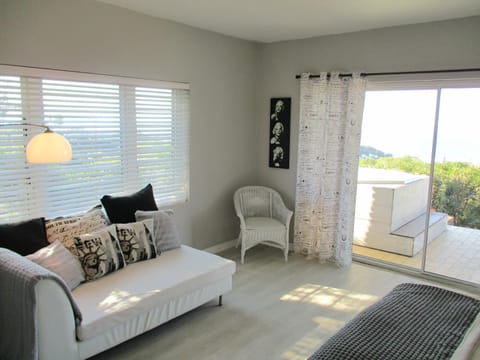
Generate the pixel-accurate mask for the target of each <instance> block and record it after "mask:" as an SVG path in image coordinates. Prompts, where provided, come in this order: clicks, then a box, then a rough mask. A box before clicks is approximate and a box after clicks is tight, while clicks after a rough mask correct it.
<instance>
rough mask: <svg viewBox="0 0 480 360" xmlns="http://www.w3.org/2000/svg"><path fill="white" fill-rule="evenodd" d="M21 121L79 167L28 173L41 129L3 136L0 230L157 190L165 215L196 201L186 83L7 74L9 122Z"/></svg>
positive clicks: (0, 83)
mask: <svg viewBox="0 0 480 360" xmlns="http://www.w3.org/2000/svg"><path fill="white" fill-rule="evenodd" d="M16 73H18V75H19V76H18V75H17V76H16V75H15V74H16ZM22 119H26V121H27V122H30V123H38V124H43V125H48V126H49V127H50V128H51V129H52V130H54V131H55V132H57V133H59V134H62V135H63V136H65V137H66V138H67V139H68V140H69V141H70V144H71V145H72V150H73V158H72V161H71V162H68V163H61V164H28V163H27V162H26V160H25V155H24V150H25V146H26V144H27V142H28V140H29V138H30V137H31V136H33V135H35V134H38V133H39V131H40V130H39V129H38V128H33V127H27V126H26V127H25V128H23V127H21V126H12V127H1V128H0V156H1V158H0V172H1V174H2V177H1V178H0V222H7V221H8V222H9V221H14V220H21V219H26V218H32V217H37V216H45V217H48V218H52V217H55V216H60V215H68V214H72V213H77V212H81V211H85V210H87V209H89V208H90V207H93V206H95V205H97V204H98V203H99V200H100V198H101V197H102V196H103V195H105V194H114V195H121V194H128V193H132V192H135V191H137V190H139V189H140V188H142V187H144V186H145V185H146V184H148V183H151V184H152V185H153V189H154V194H155V198H156V201H157V204H158V205H159V206H163V205H168V204H172V203H177V202H183V201H186V200H187V198H188V167H189V164H188V152H189V149H188V128H189V127H188V125H189V89H188V85H186V84H181V83H162V82H155V81H151V80H141V79H132V78H121V77H109V76H101V75H99V76H95V75H93V74H79V73H71V72H59V71H51V70H42V69H32V68H18V67H10V66H0V123H2V124H15V123H17V124H18V123H21V122H22Z"/></svg>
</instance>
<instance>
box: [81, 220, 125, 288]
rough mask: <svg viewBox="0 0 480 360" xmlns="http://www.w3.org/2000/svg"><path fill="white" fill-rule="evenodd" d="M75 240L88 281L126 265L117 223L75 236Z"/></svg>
mask: <svg viewBox="0 0 480 360" xmlns="http://www.w3.org/2000/svg"><path fill="white" fill-rule="evenodd" d="M73 240H74V243H75V247H76V249H77V255H78V259H79V260H80V263H81V264H82V268H83V271H84V272H85V280H87V281H92V280H96V279H99V278H101V277H102V276H105V275H106V274H108V273H111V272H114V271H117V270H118V269H121V268H123V267H125V266H126V264H125V259H124V258H123V254H122V250H121V249H120V244H119V243H118V239H117V231H116V227H115V225H110V226H108V227H106V228H103V229H100V230H97V231H95V232H92V233H89V234H84V235H80V236H74V238H73Z"/></svg>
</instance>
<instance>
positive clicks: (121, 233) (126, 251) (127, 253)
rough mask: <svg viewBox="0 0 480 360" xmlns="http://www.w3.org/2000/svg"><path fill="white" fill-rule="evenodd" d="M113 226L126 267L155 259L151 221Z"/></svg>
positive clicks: (155, 251)
mask: <svg viewBox="0 0 480 360" xmlns="http://www.w3.org/2000/svg"><path fill="white" fill-rule="evenodd" d="M115 226H116V228H117V238H118V242H119V243H120V248H121V249H122V253H123V257H124V258H125V262H126V263H127V265H128V264H132V263H134V262H138V261H142V260H148V259H152V258H154V257H157V249H156V246H155V240H154V238H153V220H152V219H147V220H144V221H140V222H135V223H130V224H116V225H115Z"/></svg>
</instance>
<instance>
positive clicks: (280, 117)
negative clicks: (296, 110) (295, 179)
mask: <svg viewBox="0 0 480 360" xmlns="http://www.w3.org/2000/svg"><path fill="white" fill-rule="evenodd" d="M290 103H291V98H271V99H270V132H269V139H268V140H269V141H268V142H269V147H268V148H269V155H268V165H269V166H270V167H272V168H279V169H288V168H289V165H290V164H289V163H290Z"/></svg>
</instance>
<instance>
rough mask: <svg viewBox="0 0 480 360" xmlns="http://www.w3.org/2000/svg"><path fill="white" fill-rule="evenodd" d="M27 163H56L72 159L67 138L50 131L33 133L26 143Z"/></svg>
mask: <svg viewBox="0 0 480 360" xmlns="http://www.w3.org/2000/svg"><path fill="white" fill-rule="evenodd" d="M26 156H27V161H28V162H29V163H58V162H66V161H70V160H72V147H71V146H70V143H69V142H68V140H67V139H65V138H64V137H63V136H61V135H58V134H56V133H54V132H51V131H46V132H44V133H42V134H38V135H35V136H34V137H33V138H32V139H31V140H30V142H29V143H28V144H27V149H26Z"/></svg>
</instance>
